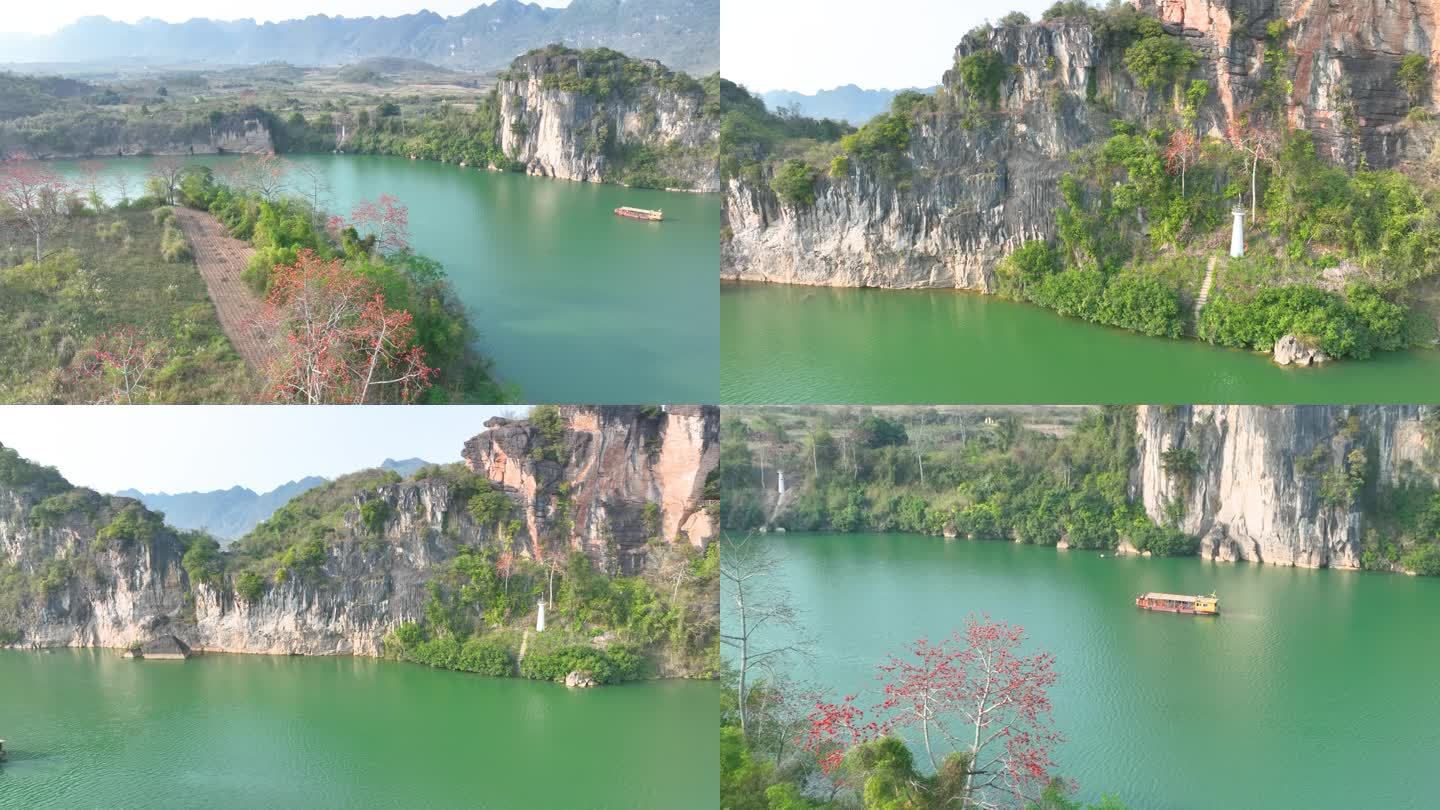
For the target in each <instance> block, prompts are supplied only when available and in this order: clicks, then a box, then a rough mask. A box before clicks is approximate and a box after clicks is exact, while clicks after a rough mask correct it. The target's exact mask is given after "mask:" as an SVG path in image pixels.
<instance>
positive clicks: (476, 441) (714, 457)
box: [464, 406, 720, 570]
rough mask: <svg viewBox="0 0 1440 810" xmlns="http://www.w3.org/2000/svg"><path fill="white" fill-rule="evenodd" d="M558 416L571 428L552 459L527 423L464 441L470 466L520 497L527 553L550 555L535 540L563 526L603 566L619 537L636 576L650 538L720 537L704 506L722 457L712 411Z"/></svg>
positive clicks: (496, 426)
mask: <svg viewBox="0 0 1440 810" xmlns="http://www.w3.org/2000/svg"><path fill="white" fill-rule="evenodd" d="M560 413H561V416H562V418H563V419H564V420H565V430H564V434H563V438H562V439H561V443H560V446H559V447H558V448H557V450H556V452H555V453H554V454H553V455H552V454H547V453H546V452H545V443H546V439H545V437H544V436H543V434H542V433H541V431H540V430H538V429H537V428H536V426H535V425H534V424H532V423H531V422H528V421H527V422H512V421H509V420H504V419H498V418H497V419H492V420H490V422H488V423H487V426H489V427H490V430H487V431H486V432H484V433H482V434H480V435H479V436H476V437H475V438H473V439H471V440H470V441H468V442H466V443H465V451H464V458H465V463H466V465H467V466H469V467H470V469H471V470H474V471H475V472H478V473H482V474H484V475H485V476H486V477H488V478H489V479H490V480H492V481H496V482H499V483H501V484H503V485H504V486H505V487H506V489H508V490H511V491H513V492H515V493H516V494H517V497H518V498H519V501H520V504H521V508H522V510H523V514H524V521H525V525H526V527H527V529H528V532H527V533H528V535H529V537H530V538H532V542H531V543H530V544H529V545H528V546H527V548H526V549H525V551H526V553H529V554H531V555H533V556H536V557H543V556H544V554H545V550H544V548H543V547H541V546H539V545H537V543H536V542H535V539H538V538H543V537H549V536H553V535H554V534H555V533H556V532H557V530H558V531H560V532H561V533H562V534H564V535H565V536H567V537H568V540H569V543H570V545H571V546H572V547H573V548H576V549H580V550H583V551H585V552H586V553H588V554H590V555H591V556H592V557H593V558H595V559H596V560H597V561H603V558H604V557H605V555H606V554H607V553H608V552H607V538H608V537H614V538H615V539H616V550H617V551H618V554H619V563H620V567H621V569H622V570H632V569H633V568H634V567H635V566H636V563H637V561H638V560H637V558H638V557H641V556H643V555H644V543H645V542H646V541H647V539H649V538H651V537H653V536H656V535H658V536H659V538H660V539H662V540H663V541H665V542H672V543H691V544H694V545H705V544H707V543H708V542H710V540H712V539H713V538H714V537H715V535H716V532H717V528H718V527H717V524H716V520H715V517H714V515H713V514H712V513H711V512H710V511H707V510H706V509H705V508H704V506H705V497H706V496H705V485H706V481H707V477H708V476H709V474H710V472H711V471H712V470H714V469H715V467H716V465H717V463H718V462H719V457H720V455H719V454H720V443H719V431H720V422H719V414H718V412H717V410H716V409H715V408H713V407H704V406H670V407H668V408H665V409H663V410H662V409H661V408H658V407H643V408H642V407H599V408H597V407H582V406H563V407H561V408H560ZM557 457H558V458H563V459H565V462H564V464H563V465H561V464H557V463H556V461H554V458H557ZM562 471H563V473H564V474H563V475H562V474H561V473H562ZM562 490H563V491H562ZM647 504H655V505H656V506H655V507H651V509H652V512H653V513H654V516H653V517H652V518H650V519H651V520H653V522H654V526H653V527H647V526H646V525H645V524H646V520H647V518H646V505H647ZM561 521H564V522H565V523H566V524H567V525H564V526H560V525H557V524H558V523H559V522H561Z"/></svg>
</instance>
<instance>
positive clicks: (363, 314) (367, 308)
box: [259, 250, 439, 404]
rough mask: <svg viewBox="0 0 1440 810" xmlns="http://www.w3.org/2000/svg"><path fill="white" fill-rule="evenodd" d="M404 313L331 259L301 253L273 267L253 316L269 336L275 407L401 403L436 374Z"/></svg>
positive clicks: (412, 397)
mask: <svg viewBox="0 0 1440 810" xmlns="http://www.w3.org/2000/svg"><path fill="white" fill-rule="evenodd" d="M411 320H412V318H411V315H410V313H409V312H406V311H404V310H397V309H390V308H389V307H387V306H386V305H385V296H384V295H383V294H382V293H381V292H379V291H378V290H377V289H375V287H374V285H373V284H371V283H370V282H369V281H367V280H365V279H364V278H362V277H360V276H359V275H357V274H356V273H354V272H352V271H350V270H349V269H348V268H346V267H345V265H344V264H342V263H341V262H340V261H339V260H338V259H329V260H326V259H321V258H319V257H317V256H316V255H315V254H314V253H313V252H312V251H309V250H304V251H301V252H300V255H299V257H298V258H297V259H296V261H295V263H294V264H290V265H278V266H276V268H275V270H274V274H273V276H272V283H271V286H270V291H269V292H268V293H267V294H266V296H265V305H264V307H263V309H262V313H261V316H260V324H259V326H260V328H261V329H262V330H263V331H264V332H265V333H266V334H270V335H275V336H276V337H277V343H278V345H277V348H276V351H275V352H274V353H273V355H272V360H271V362H270V367H269V370H268V377H269V380H270V395H271V397H272V398H273V399H274V400H275V401H277V402H293V403H304V404H327V403H351V404H362V403H365V402H377V401H395V400H398V401H401V402H408V401H411V400H412V399H414V398H415V397H416V396H418V395H419V394H421V393H423V392H424V391H425V390H426V389H427V388H429V387H430V385H431V383H432V381H433V379H434V378H435V376H436V375H437V374H438V373H439V372H438V371H437V370H435V369H432V368H430V367H429V366H428V365H426V363H425V350H424V349H423V348H422V347H420V346H418V345H416V343H415V329H414V327H413V326H412V325H411Z"/></svg>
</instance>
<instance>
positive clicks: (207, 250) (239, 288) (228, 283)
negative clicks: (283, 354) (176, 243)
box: [175, 206, 270, 374]
mask: <svg viewBox="0 0 1440 810" xmlns="http://www.w3.org/2000/svg"><path fill="white" fill-rule="evenodd" d="M175 219H176V221H177V222H179V223H180V228H181V229H182V230H184V231H185V238H186V239H188V240H190V249H191V250H192V251H194V253H195V264H196V266H197V267H199V268H200V275H201V277H203V278H204V279H205V286H206V288H208V289H209V291H210V300H211V301H214V302H215V309H216V311H217V312H218V313H219V315H220V328H221V329H222V330H224V332H225V335H226V337H228V338H230V343H231V345H233V346H234V347H235V351H237V352H239V353H240V356H241V357H242V358H244V359H245V363H246V365H248V366H250V370H251V371H254V372H256V373H257V374H258V373H260V372H262V371H264V369H265V366H266V362H267V360H268V359H269V356H270V355H269V351H270V350H269V344H268V343H267V342H266V340H265V336H264V334H263V333H261V332H260V330H259V329H258V327H257V326H256V323H257V322H258V320H259V315H260V297H259V296H258V295H256V294H255V293H254V292H253V291H252V290H251V289H250V288H249V287H248V286H246V285H245V282H244V280H242V279H241V278H240V274H241V273H242V272H243V271H244V270H245V263H246V262H247V261H249V260H250V255H251V254H252V253H254V252H255V249H254V248H252V247H250V246H249V245H248V244H246V243H244V242H242V241H240V240H239V239H232V238H231V237H229V236H226V235H225V230H224V229H223V228H221V227H220V223H219V222H218V221H216V219H215V218H214V217H212V216H210V215H209V214H207V213H205V212H204V211H195V210H192V209H189V208H182V207H180V206H176V207H175Z"/></svg>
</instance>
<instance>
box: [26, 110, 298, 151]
mask: <svg viewBox="0 0 1440 810" xmlns="http://www.w3.org/2000/svg"><path fill="white" fill-rule="evenodd" d="M88 126H89V129H88V130H87V131H86V132H85V133H83V136H82V137H80V138H79V139H76V138H67V139H65V140H64V144H63V146H62V145H57V144H55V143H50V142H48V141H49V140H50V139H36V140H14V136H13V135H11V134H10V133H4V132H0V148H3V149H5V150H7V151H15V152H19V153H22V154H25V155H28V156H30V157H35V158H44V159H47V160H49V159H68V158H87V157H119V156H133V155H214V154H220V153H229V154H237V153H238V154H271V153H273V152H274V151H275V141H274V139H273V138H272V136H271V132H270V126H269V124H268V123H267V122H266V120H265V118H264V116H263V115H262V114H260V113H258V112H256V113H255V114H254V115H240V114H236V115H227V116H223V117H221V118H219V119H218V120H216V121H214V122H209V121H207V122H205V123H187V124H178V123H177V124H175V125H167V124H164V123H158V122H157V123H148V122H146V123H135V122H132V121H129V120H127V119H122V118H116V117H112V116H110V115H106V114H97V115H96V116H95V117H94V118H93V120H91V121H89V122H88Z"/></svg>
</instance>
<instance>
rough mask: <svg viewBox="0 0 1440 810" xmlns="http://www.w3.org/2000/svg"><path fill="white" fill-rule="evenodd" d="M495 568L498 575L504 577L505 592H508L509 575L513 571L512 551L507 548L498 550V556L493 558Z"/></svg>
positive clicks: (513, 559) (513, 556) (513, 558)
mask: <svg viewBox="0 0 1440 810" xmlns="http://www.w3.org/2000/svg"><path fill="white" fill-rule="evenodd" d="M495 570H496V571H498V572H499V573H500V576H502V577H504V578H505V593H506V594H509V593H510V575H511V574H513V573H514V572H515V554H514V552H512V551H509V550H506V551H502V552H500V556H499V557H498V558H496V560H495Z"/></svg>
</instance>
